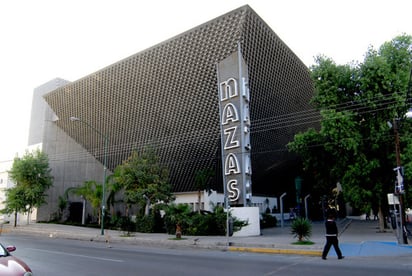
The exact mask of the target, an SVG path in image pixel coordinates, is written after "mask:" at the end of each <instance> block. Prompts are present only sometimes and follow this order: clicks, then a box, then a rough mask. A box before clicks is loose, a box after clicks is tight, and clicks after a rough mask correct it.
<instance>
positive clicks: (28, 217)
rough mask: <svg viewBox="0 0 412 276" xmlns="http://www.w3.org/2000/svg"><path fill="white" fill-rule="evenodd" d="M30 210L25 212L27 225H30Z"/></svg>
mask: <svg viewBox="0 0 412 276" xmlns="http://www.w3.org/2000/svg"><path fill="white" fill-rule="evenodd" d="M30 210H31V209H29V210H27V225H29V224H30V214H31V211H30Z"/></svg>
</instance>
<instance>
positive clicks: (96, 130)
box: [70, 117, 109, 235]
mask: <svg viewBox="0 0 412 276" xmlns="http://www.w3.org/2000/svg"><path fill="white" fill-rule="evenodd" d="M70 121H73V122H76V121H78V122H81V123H83V124H85V125H87V126H88V127H90V128H91V129H93V130H94V131H95V132H96V133H98V134H99V135H100V136H101V137H102V138H103V139H104V150H103V151H104V156H103V171H104V172H103V193H102V218H101V222H100V226H101V235H104V213H105V209H106V203H105V198H106V174H107V146H108V144H109V138H108V137H107V135H104V134H103V133H102V132H101V131H99V130H98V129H97V128H95V127H94V126H92V125H91V124H89V123H88V122H86V121H83V120H82V119H80V118H77V117H70Z"/></svg>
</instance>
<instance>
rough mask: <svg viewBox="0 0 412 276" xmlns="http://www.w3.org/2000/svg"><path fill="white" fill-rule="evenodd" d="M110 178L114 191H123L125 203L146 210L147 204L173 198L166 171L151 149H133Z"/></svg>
mask: <svg viewBox="0 0 412 276" xmlns="http://www.w3.org/2000/svg"><path fill="white" fill-rule="evenodd" d="M110 180H111V184H112V185H116V187H117V188H116V191H119V190H120V189H122V190H123V191H124V196H125V199H124V201H125V203H126V204H128V205H133V204H137V205H138V206H140V207H142V208H141V209H142V210H144V209H146V210H148V208H145V207H148V206H147V204H149V205H153V204H157V203H159V202H162V203H168V202H170V201H171V200H173V198H174V197H173V194H172V189H171V185H170V184H169V182H168V171H167V169H166V168H164V167H163V166H161V165H160V164H159V161H158V157H157V156H156V155H155V153H154V151H153V150H151V149H146V150H144V151H142V152H140V153H139V152H137V151H133V152H132V154H131V156H130V157H129V158H128V159H127V160H126V161H125V162H123V164H121V165H119V166H117V167H116V168H115V170H114V172H113V175H112V176H111V177H110ZM146 215H148V213H146Z"/></svg>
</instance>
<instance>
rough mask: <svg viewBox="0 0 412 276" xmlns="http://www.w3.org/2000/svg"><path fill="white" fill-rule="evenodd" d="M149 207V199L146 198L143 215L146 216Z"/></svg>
mask: <svg viewBox="0 0 412 276" xmlns="http://www.w3.org/2000/svg"><path fill="white" fill-rule="evenodd" d="M149 207H150V199H148V198H147V199H146V206H145V209H144V214H145V216H148V215H149Z"/></svg>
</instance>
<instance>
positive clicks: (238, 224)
mask: <svg viewBox="0 0 412 276" xmlns="http://www.w3.org/2000/svg"><path fill="white" fill-rule="evenodd" d="M226 219H227V215H226V212H225V211H224V209H223V207H216V208H215V209H214V210H213V212H207V211H202V212H200V213H198V212H192V211H191V210H190V208H189V206H188V205H186V204H178V205H170V206H169V207H168V208H167V210H166V215H165V225H166V229H167V233H169V234H175V232H176V225H177V224H179V225H180V227H181V230H182V234H183V235H190V236H206V235H207V236H223V235H225V234H226ZM245 225H247V222H244V221H240V220H238V219H236V218H234V220H233V228H234V231H235V232H236V231H239V230H240V229H241V228H242V227H244V226H245Z"/></svg>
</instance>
